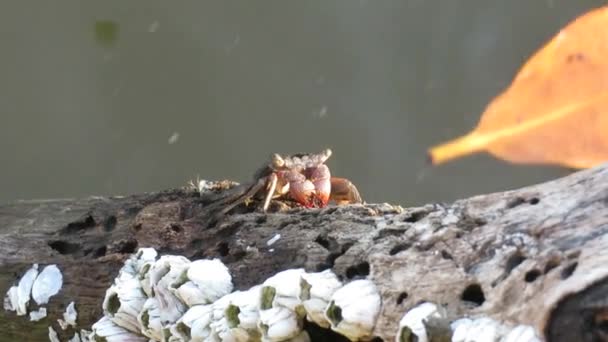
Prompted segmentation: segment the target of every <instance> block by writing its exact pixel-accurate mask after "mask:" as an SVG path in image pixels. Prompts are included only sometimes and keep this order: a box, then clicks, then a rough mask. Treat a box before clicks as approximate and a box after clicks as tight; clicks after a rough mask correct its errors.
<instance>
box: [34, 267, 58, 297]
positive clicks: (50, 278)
mask: <svg viewBox="0 0 608 342" xmlns="http://www.w3.org/2000/svg"><path fill="white" fill-rule="evenodd" d="M62 285H63V276H62V275H61V271H59V268H57V266H56V265H48V266H46V267H45V268H44V269H43V270H42V272H40V274H39V275H38V277H36V280H35V281H34V285H33V286H32V298H33V299H34V301H36V304H38V305H43V304H46V303H48V302H49V298H51V297H52V296H54V295H56V294H57V293H58V292H59V290H61V286H62Z"/></svg>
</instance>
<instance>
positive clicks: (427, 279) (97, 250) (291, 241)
mask: <svg viewBox="0 0 608 342" xmlns="http://www.w3.org/2000/svg"><path fill="white" fill-rule="evenodd" d="M227 191H230V190H227ZM217 196H222V194H219V195H213V196H203V197H200V196H199V195H198V193H195V192H192V191H187V190H173V191H166V192H161V193H151V194H141V195H134V196H128V197H109V198H106V197H90V198H86V199H80V200H71V199H69V200H34V201H19V202H15V203H12V204H9V205H3V206H0V291H1V292H2V293H6V291H7V290H8V288H9V287H10V286H11V285H14V284H15V283H16V282H17V281H18V279H19V277H20V276H21V275H22V274H23V272H24V271H25V270H27V269H28V268H30V267H31V265H32V264H33V263H38V264H40V265H41V266H44V265H46V264H57V265H58V267H59V268H60V270H61V271H62V273H63V275H64V287H63V288H62V290H61V291H60V293H59V294H58V295H56V296H54V297H52V298H51V301H50V303H49V304H48V305H47V308H48V310H49V316H48V317H47V318H45V319H43V320H41V321H39V322H30V321H29V320H28V319H27V316H24V317H17V316H16V315H15V314H14V313H13V312H6V311H4V310H1V311H0V332H1V333H0V341H12V340H19V341H38V340H41V341H42V340H46V339H47V338H48V337H47V335H48V329H47V327H48V326H49V325H53V327H54V328H55V330H60V329H59V328H58V325H57V324H56V319H57V318H60V317H61V314H62V313H63V311H64V309H65V307H66V306H67V304H68V303H69V302H70V301H75V302H76V308H77V310H78V313H79V316H78V327H79V328H89V327H90V325H91V324H92V323H93V322H94V321H96V320H97V319H98V318H99V317H101V314H102V312H101V302H102V298H103V296H104V293H105V290H106V289H107V288H108V287H109V286H110V284H111V282H112V280H113V278H114V277H115V276H116V274H117V270H118V269H119V268H120V267H121V266H122V262H123V261H124V259H125V258H126V257H127V256H128V254H130V253H132V252H134V251H136V250H137V248H139V247H154V248H156V249H157V250H158V251H159V252H160V253H162V254H180V255H184V256H186V257H188V258H190V259H197V258H209V257H218V258H220V259H221V260H222V261H223V262H224V263H225V264H226V265H227V266H228V267H229V268H230V270H231V272H232V275H233V280H234V282H235V285H236V288H237V289H246V288H248V287H250V286H252V285H255V284H259V283H261V282H263V281H264V279H266V278H268V277H270V276H271V275H273V274H275V273H277V272H279V271H282V270H285V269H289V268H299V267H303V268H305V269H306V270H308V271H319V270H324V269H327V268H331V269H333V270H334V272H335V273H337V274H338V275H340V276H341V277H342V278H343V280H345V281H348V280H352V279H357V278H361V277H368V278H370V279H372V280H373V281H374V282H375V283H376V284H377V286H378V288H379V289H380V291H381V294H382V300H383V308H382V313H381V316H380V319H379V320H378V322H377V325H376V330H375V333H376V335H377V336H378V337H379V338H381V339H382V340H384V341H391V340H393V339H394V336H395V334H396V332H397V324H398V322H399V320H400V318H401V317H402V316H403V314H404V313H405V312H406V311H407V310H408V309H409V308H411V307H413V306H415V305H416V304H418V303H420V302H422V301H431V302H434V303H436V304H441V305H444V306H445V307H446V309H447V310H448V313H449V315H450V317H451V318H454V319H456V318H460V317H463V316H479V315H485V316H489V317H491V318H494V319H498V320H502V321H507V322H512V323H522V324H529V325H533V326H534V327H536V328H537V329H538V331H539V332H541V333H542V334H543V336H544V337H545V338H546V339H547V340H548V341H597V340H606V339H607V338H608V329H607V328H606V327H607V326H608V165H606V166H602V167H598V168H595V169H592V170H587V171H582V172H578V173H575V174H572V175H570V176H568V177H565V178H562V179H558V180H555V181H552V182H548V183H544V184H540V185H536V186H531V187H527V188H523V189H519V190H515V191H508V192H503V193H495V194H489V195H482V196H476V197H472V198H468V199H464V200H460V201H456V202H454V203H452V204H429V205H425V206H423V207H417V208H406V209H402V208H400V207H394V206H391V205H388V204H368V205H351V206H343V207H335V206H331V207H327V208H324V209H313V210H311V209H290V210H287V211H283V212H280V213H269V214H263V213H259V212H247V211H248V210H247V209H246V208H244V207H243V206H241V207H239V208H235V210H234V211H233V212H231V213H229V214H228V215H226V216H224V217H222V218H221V219H220V220H218V221H216V222H214V220H209V217H210V214H211V213H212V212H214V211H217V209H218V207H217V205H216V203H217V200H216V199H217ZM277 233H278V234H280V235H281V237H280V239H279V240H278V241H276V242H275V243H274V244H272V245H270V246H269V245H268V244H267V241H268V240H270V239H271V238H273V237H274V236H275V235H276V234H277ZM30 308H32V309H33V308H35V307H34V306H32V305H31V303H30ZM59 332H60V335H62V336H63V337H64V338H65V337H71V336H72V335H73V331H72V330H68V331H59ZM316 333H320V334H323V332H316ZM317 336H318V335H317ZM333 338H335V339H336V340H337V339H338V337H335V336H334V337H333Z"/></svg>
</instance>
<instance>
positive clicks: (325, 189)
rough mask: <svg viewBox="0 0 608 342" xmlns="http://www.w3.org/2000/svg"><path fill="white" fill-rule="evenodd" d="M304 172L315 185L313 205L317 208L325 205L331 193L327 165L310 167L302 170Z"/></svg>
mask: <svg viewBox="0 0 608 342" xmlns="http://www.w3.org/2000/svg"><path fill="white" fill-rule="evenodd" d="M304 174H305V175H306V178H307V179H310V181H311V182H312V183H313V184H314V187H315V196H314V206H315V207H319V208H322V207H324V206H326V205H327V202H329V196H330V194H331V181H330V178H331V174H330V172H329V168H328V167H327V165H325V164H321V165H317V166H315V167H310V168H308V169H306V170H304Z"/></svg>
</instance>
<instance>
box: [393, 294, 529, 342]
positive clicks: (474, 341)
mask: <svg viewBox="0 0 608 342" xmlns="http://www.w3.org/2000/svg"><path fill="white" fill-rule="evenodd" d="M438 340H441V341H445V340H450V341H452V342H540V341H541V339H540V338H539V337H538V335H537V333H536V331H535V329H534V328H533V327H531V326H527V325H517V326H512V325H509V324H504V323H501V322H499V321H496V320H493V319H491V318H487V317H480V318H475V319H470V318H462V319H458V320H456V321H453V322H451V323H449V322H448V318H447V312H446V310H445V309H444V308H443V307H441V306H438V305H435V304H433V303H428V302H425V303H422V304H419V305H418V306H416V307H414V308H412V309H411V310H409V311H408V312H406V313H405V315H404V316H403V318H402V319H401V321H400V322H399V331H398V332H397V337H396V339H395V341H396V342H410V341H417V342H427V341H438Z"/></svg>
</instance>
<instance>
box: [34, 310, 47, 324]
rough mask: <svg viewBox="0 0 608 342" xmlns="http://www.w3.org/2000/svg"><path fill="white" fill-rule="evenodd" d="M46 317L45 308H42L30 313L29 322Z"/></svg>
mask: <svg viewBox="0 0 608 342" xmlns="http://www.w3.org/2000/svg"><path fill="white" fill-rule="evenodd" d="M44 317H46V308H45V307H42V308H40V309H38V310H36V311H30V321H32V322H36V321H39V320H41V319H43V318H44Z"/></svg>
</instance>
